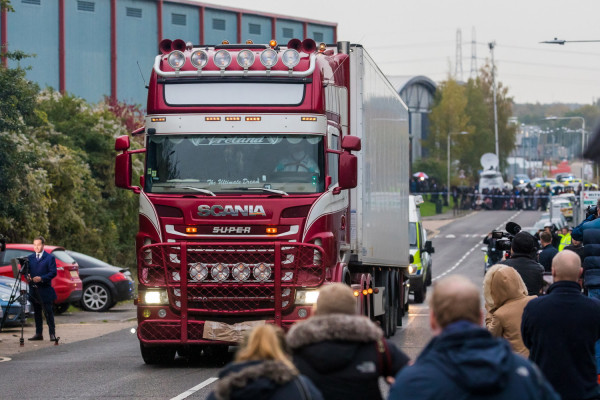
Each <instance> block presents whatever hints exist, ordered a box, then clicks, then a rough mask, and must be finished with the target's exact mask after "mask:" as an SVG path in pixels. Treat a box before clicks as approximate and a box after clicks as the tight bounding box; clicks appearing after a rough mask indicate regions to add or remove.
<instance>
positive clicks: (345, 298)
mask: <svg viewBox="0 0 600 400" xmlns="http://www.w3.org/2000/svg"><path fill="white" fill-rule="evenodd" d="M355 310H356V298H355V297H354V294H353V292H352V289H350V287H349V286H347V285H344V284H342V283H333V284H330V285H327V286H324V287H323V288H322V289H321V290H320V293H319V297H318V299H317V304H316V309H315V315H314V316H312V317H311V318H309V319H307V320H306V321H302V322H299V323H297V324H295V325H294V326H292V328H291V329H290V331H289V332H288V335H287V342H288V345H289V346H290V348H291V349H292V354H293V361H294V364H295V365H296V367H297V368H298V370H299V371H300V372H301V373H303V374H304V375H306V376H307V377H309V378H310V379H311V380H312V381H313V382H314V384H315V385H316V386H317V388H319V390H321V392H322V393H323V397H324V398H326V399H327V400H336V399H340V400H353V399H356V400H363V399H381V392H380V390H379V383H378V379H379V377H380V376H383V377H386V378H389V380H388V382H389V381H391V379H392V377H393V376H394V375H395V374H396V373H397V372H398V371H399V370H400V369H401V368H403V367H404V366H405V365H406V364H407V363H408V361H409V359H408V357H407V356H406V355H405V354H404V353H403V352H401V351H400V350H399V349H397V348H396V346H395V345H394V344H393V343H391V342H389V341H388V340H386V339H385V338H384V337H383V332H382V331H381V329H380V328H379V327H378V326H377V325H375V324H374V323H373V322H371V321H370V320H369V319H368V318H367V317H364V316H359V315H355V312H356V311H355Z"/></svg>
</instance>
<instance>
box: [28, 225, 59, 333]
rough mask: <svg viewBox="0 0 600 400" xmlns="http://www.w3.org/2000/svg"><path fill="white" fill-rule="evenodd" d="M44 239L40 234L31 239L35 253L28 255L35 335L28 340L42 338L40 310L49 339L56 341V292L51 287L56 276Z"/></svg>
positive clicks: (52, 259) (42, 325) (54, 262)
mask: <svg viewBox="0 0 600 400" xmlns="http://www.w3.org/2000/svg"><path fill="white" fill-rule="evenodd" d="M45 243H46V241H45V240H44V238H43V237H42V236H38V237H36V238H35V239H34V240H33V250H34V251H35V253H33V254H31V255H30V256H29V257H27V258H28V259H29V276H28V279H29V293H30V300H31V303H32V305H33V311H34V317H35V335H34V336H32V337H30V338H29V340H44V336H43V335H42V331H43V328H44V321H43V320H42V310H43V313H44V315H46V322H47V323H48V331H49V334H50V340H51V341H56V331H55V326H54V313H53V311H52V304H53V303H54V300H56V292H55V291H54V288H53V287H52V279H53V278H54V277H55V276H56V260H55V259H54V256H53V255H52V254H49V253H46V252H45V251H44V244H45Z"/></svg>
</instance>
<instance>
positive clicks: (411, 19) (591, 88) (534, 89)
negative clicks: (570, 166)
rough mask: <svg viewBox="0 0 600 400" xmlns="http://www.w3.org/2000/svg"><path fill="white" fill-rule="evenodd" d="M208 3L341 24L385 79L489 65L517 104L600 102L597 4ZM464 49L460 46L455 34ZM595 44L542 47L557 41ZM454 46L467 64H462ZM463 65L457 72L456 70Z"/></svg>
mask: <svg viewBox="0 0 600 400" xmlns="http://www.w3.org/2000/svg"><path fill="white" fill-rule="evenodd" d="M202 3H204V4H207V5H208V4H218V5H221V6H228V7H235V8H243V9H249V10H254V11H265V12H269V13H274V14H283V15H292V16H295V17H299V18H308V19H314V20H319V21H327V22H335V23H337V24H338V29H337V33H338V35H337V39H338V40H340V41H350V42H352V43H360V44H362V45H363V46H364V47H365V48H366V49H367V51H368V52H369V54H370V55H371V56H372V57H373V59H374V60H375V62H376V63H377V64H378V65H379V67H380V68H381V70H382V71H383V72H384V73H385V74H387V75H403V76H406V75H409V76H410V75H424V76H427V77H429V78H430V79H432V80H434V81H435V82H440V81H443V80H446V79H447V77H448V76H449V75H452V76H453V77H454V78H456V79H459V80H460V79H461V77H462V80H464V81H466V80H467V79H468V78H469V76H470V75H471V65H472V56H473V52H472V48H473V45H472V42H473V31H474V32H475V38H474V41H475V54H474V55H475V62H476V69H479V68H481V67H482V66H483V65H484V64H485V63H486V62H489V61H490V58H491V54H490V49H489V46H488V43H490V42H495V49H494V59H495V63H496V68H497V79H498V81H501V82H502V84H503V85H504V86H507V87H508V89H509V96H512V97H513V98H514V101H515V102H516V103H536V102H539V103H554V102H560V103H579V104H591V103H593V102H595V101H597V100H598V99H600V28H599V27H600V24H599V22H600V0H571V1H559V0H519V1H516V0H502V1H498V0H410V1H407V0H371V1H365V0H363V1H357V0H299V1H290V0H252V1H248V0H212V1H210V0H209V1H203V2H202ZM458 30H460V32H461V37H462V40H461V45H460V46H457V43H458V41H457V31H458ZM554 38H558V39H563V40H567V41H569V40H573V41H576V40H598V42H587V43H566V44H565V45H562V46H561V45H556V44H541V43H539V42H541V41H546V40H553V39H554ZM457 47H458V48H460V50H461V52H462V58H459V60H462V62H459V63H457ZM461 64H462V75H461V74H460V68H459V69H458V70H459V71H458V73H457V65H458V66H460V65H461Z"/></svg>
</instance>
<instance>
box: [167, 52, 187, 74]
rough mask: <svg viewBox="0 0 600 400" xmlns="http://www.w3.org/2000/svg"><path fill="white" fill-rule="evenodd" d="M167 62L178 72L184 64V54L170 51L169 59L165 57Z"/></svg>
mask: <svg viewBox="0 0 600 400" xmlns="http://www.w3.org/2000/svg"><path fill="white" fill-rule="evenodd" d="M167 61H168V62H169V65H170V66H171V68H173V69H176V70H179V69H181V67H183V64H185V54H183V52H181V51H179V50H175V51H172V52H171V54H169V57H167Z"/></svg>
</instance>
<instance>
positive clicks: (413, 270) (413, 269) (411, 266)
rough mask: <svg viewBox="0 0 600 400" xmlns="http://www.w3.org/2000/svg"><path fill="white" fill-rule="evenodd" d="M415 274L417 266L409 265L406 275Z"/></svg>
mask: <svg viewBox="0 0 600 400" xmlns="http://www.w3.org/2000/svg"><path fill="white" fill-rule="evenodd" d="M416 272H417V266H416V265H415V264H410V265H409V266H408V273H409V274H411V275H412V274H414V273H416Z"/></svg>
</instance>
